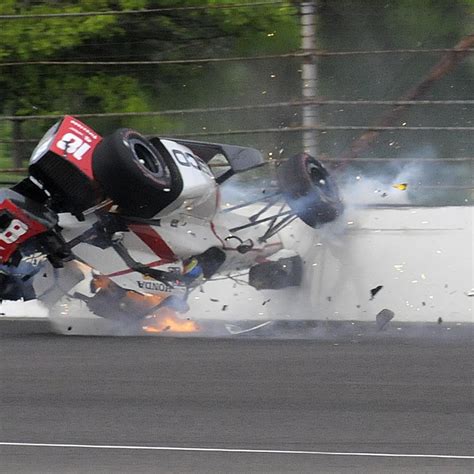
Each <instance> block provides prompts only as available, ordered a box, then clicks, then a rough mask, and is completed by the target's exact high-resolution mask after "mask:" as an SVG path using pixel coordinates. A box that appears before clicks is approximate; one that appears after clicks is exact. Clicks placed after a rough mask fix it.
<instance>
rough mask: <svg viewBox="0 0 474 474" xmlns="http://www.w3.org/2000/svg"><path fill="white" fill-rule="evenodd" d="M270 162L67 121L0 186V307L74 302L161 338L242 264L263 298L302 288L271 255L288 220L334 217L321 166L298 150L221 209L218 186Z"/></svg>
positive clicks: (294, 264) (234, 150) (185, 324)
mask: <svg viewBox="0 0 474 474" xmlns="http://www.w3.org/2000/svg"><path fill="white" fill-rule="evenodd" d="M265 164H266V162H265V160H264V159H263V157H262V155H261V153H260V152H259V151H257V150H255V149H252V148H248V147H241V146H235V145H223V144H215V143H204V142H197V141H189V140H181V139H165V138H159V137H151V138H145V137H144V136H142V135H141V134H139V133H138V132H136V131H134V130H131V129H119V130H116V131H115V132H114V133H112V134H111V135H108V136H105V137H101V136H100V135H99V134H98V133H97V132H95V131H94V130H92V129H91V128H90V127H88V126H87V125H85V124H83V123H82V122H80V121H79V120H78V119H76V118H74V117H71V116H66V117H64V119H63V120H61V121H60V122H58V123H56V124H55V125H54V126H53V127H51V128H50V129H49V130H48V132H47V133H46V134H45V135H44V137H43V138H42V139H41V141H40V142H39V144H38V146H37V147H36V148H35V150H34V151H33V153H32V156H31V158H30V162H29V176H28V177H27V178H26V179H24V180H22V181H21V182H19V183H17V184H16V185H14V186H13V187H11V188H9V189H1V190H0V300H30V299H37V300H39V301H41V302H43V303H44V304H45V305H46V306H48V307H50V308H52V307H54V306H55V305H57V304H58V303H59V302H61V301H64V298H67V299H77V300H80V301H82V302H84V303H85V304H86V305H87V307H88V309H89V310H90V311H91V312H92V313H94V314H95V315H97V316H100V317H102V318H107V319H112V320H115V321H120V322H122V323H123V324H126V325H130V326H133V327H139V328H143V329H145V330H148V331H151V332H152V331H156V332H159V330H160V328H162V327H169V326H166V325H167V324H168V323H167V322H169V321H170V320H171V321H172V322H173V325H172V327H173V328H175V329H176V330H179V328H183V329H184V330H186V329H187V328H190V326H191V327H193V328H196V323H194V322H193V321H190V320H189V318H183V317H181V315H182V314H184V313H186V312H187V311H188V310H189V306H188V303H187V299H188V297H189V294H190V293H191V292H192V291H193V290H194V289H196V288H197V287H199V286H201V285H203V284H204V283H205V282H206V281H208V280H212V279H213V278H214V277H215V276H216V275H220V276H228V275H232V272H242V271H244V270H248V284H249V285H251V286H253V287H254V288H256V289H258V290H260V289H280V288H285V287H288V286H297V285H299V284H300V282H301V275H302V262H301V259H300V257H299V256H292V257H286V258H282V259H279V260H276V261H275V260H272V261H270V260H268V258H269V257H270V256H272V255H274V254H276V253H277V252H278V251H280V250H281V249H282V242H281V239H280V237H279V235H278V233H279V232H280V231H281V230H282V229H283V228H284V227H285V226H287V225H288V224H289V223H291V222H292V221H293V220H294V219H297V218H299V219H301V220H302V221H303V222H305V223H306V224H307V225H308V226H310V227H313V228H316V227H319V226H321V225H323V224H325V223H328V222H331V221H333V220H335V219H336V218H337V217H338V216H339V215H340V214H341V213H342V209H343V204H342V201H341V199H340V196H339V192H338V189H337V186H336V184H335V182H334V180H333V179H332V177H331V176H330V175H329V173H328V172H327V170H326V169H325V168H324V167H323V166H322V164H321V163H320V162H318V161H317V160H316V159H314V158H313V157H311V156H309V155H308V154H305V153H301V154H298V155H296V156H294V157H292V158H291V159H289V160H286V161H284V162H282V163H281V164H280V166H279V167H278V168H277V169H276V179H275V181H274V183H276V184H275V185H274V186H273V187H271V188H269V189H265V190H263V192H262V193H261V195H259V196H258V199H249V200H248V202H243V203H242V202H239V203H238V204H236V205H233V206H221V202H220V186H221V185H222V184H223V183H225V182H226V181H227V180H229V179H230V178H231V177H232V176H234V175H236V174H239V173H243V172H247V171H249V170H252V169H255V168H257V167H261V166H264V165H265ZM214 165H215V166H214ZM245 207H247V208H248V209H250V210H251V212H250V214H249V213H248V212H247V213H242V212H241V210H242V209H243V208H245Z"/></svg>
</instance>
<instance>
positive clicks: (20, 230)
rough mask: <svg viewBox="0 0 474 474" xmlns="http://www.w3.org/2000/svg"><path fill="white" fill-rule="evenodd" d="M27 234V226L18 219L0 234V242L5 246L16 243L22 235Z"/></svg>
mask: <svg viewBox="0 0 474 474" xmlns="http://www.w3.org/2000/svg"><path fill="white" fill-rule="evenodd" d="M27 232H28V226H27V225H26V224H24V223H23V222H21V221H19V220H18V219H13V220H12V221H11V222H10V225H9V226H8V228H7V229H5V231H4V232H1V233H0V240H1V241H3V242H4V243H6V244H12V243H13V242H16V241H17V240H18V239H19V238H20V237H21V236H22V235H24V234H26V233H27Z"/></svg>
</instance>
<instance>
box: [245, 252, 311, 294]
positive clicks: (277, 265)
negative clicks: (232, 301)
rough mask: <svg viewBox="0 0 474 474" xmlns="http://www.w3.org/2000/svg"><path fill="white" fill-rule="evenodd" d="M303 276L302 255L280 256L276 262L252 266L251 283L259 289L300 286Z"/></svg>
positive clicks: (250, 272)
mask: <svg viewBox="0 0 474 474" xmlns="http://www.w3.org/2000/svg"><path fill="white" fill-rule="evenodd" d="M302 276H303V264H302V262H301V257H299V256H295V257H289V258H280V259H279V260H277V261H276V262H264V263H259V264H257V265H254V266H253V267H251V268H250V271H249V285H250V286H253V287H254V288H256V289H257V290H280V289H281V288H287V287H289V286H299V285H300V284H301V278H302Z"/></svg>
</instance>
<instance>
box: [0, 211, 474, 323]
mask: <svg viewBox="0 0 474 474" xmlns="http://www.w3.org/2000/svg"><path fill="white" fill-rule="evenodd" d="M473 218H474V207H433V208H429V207H386V208H380V207H377V208H359V209H357V208H354V209H349V210H347V211H346V213H345V215H344V216H343V217H342V218H341V219H340V220H339V221H338V222H335V223H331V224H329V225H326V226H324V227H323V228H321V229H317V230H313V229H310V228H309V227H307V226H305V225H304V224H303V223H301V222H300V221H298V222H297V221H295V223H293V224H292V225H291V226H290V227H288V228H287V229H285V231H284V232H283V234H282V236H283V240H284V243H285V246H286V247H287V248H288V249H290V250H293V251H296V252H298V253H299V254H300V255H301V256H302V258H303V261H304V276H303V284H302V286H301V287H300V288H289V289H286V290H275V291H269V290H266V291H260V292H258V291H256V290H254V289H253V288H250V287H248V286H246V285H243V284H241V281H240V280H239V279H238V280H235V281H233V280H219V281H215V282H208V283H206V285H205V286H204V287H203V288H202V289H199V288H198V289H196V290H195V291H194V292H193V293H192V294H191V295H190V305H191V314H190V315H191V316H192V317H194V318H196V319H199V318H206V319H223V320H242V319H253V320H255V319H262V320H267V319H287V320H292V319H317V320H321V319H329V320H361V321H373V320H374V318H375V315H376V314H377V313H378V312H379V311H380V310H382V309H384V308H388V309H390V310H392V311H394V312H395V317H396V319H397V320H399V321H428V322H434V321H436V320H437V319H438V318H442V320H443V321H446V322H455V321H466V322H473V316H472V314H473V306H474V282H473V280H474V277H473V274H474V261H473V253H474V250H473V245H474V235H473ZM377 287H381V288H380V289H379V291H378V292H377V293H376V294H375V295H372V294H371V290H373V291H375V289H376V288H377ZM0 312H3V313H5V314H6V315H7V316H15V317H21V316H28V317H32V316H40V317H44V316H45V315H46V314H47V311H46V310H45V308H43V307H41V305H38V304H36V303H35V302H28V303H4V304H3V305H0ZM83 317H92V316H91V315H86V314H84V316H83Z"/></svg>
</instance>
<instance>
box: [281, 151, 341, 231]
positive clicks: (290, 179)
mask: <svg viewBox="0 0 474 474" xmlns="http://www.w3.org/2000/svg"><path fill="white" fill-rule="evenodd" d="M277 178H278V182H279V185H280V189H281V192H282V194H283V196H284V197H285V199H286V202H287V203H288V205H289V206H290V208H291V209H292V210H293V211H295V213H296V214H297V216H298V217H299V218H300V219H301V220H302V221H303V222H304V223H306V224H308V225H309V226H311V227H318V226H320V225H321V224H325V223H327V222H331V221H333V220H335V219H336V218H337V217H338V216H339V215H340V214H342V211H343V204H342V201H341V198H340V196H339V190H338V187H337V185H336V183H335V181H334V179H333V178H332V177H331V176H330V175H329V173H328V171H327V170H326V168H325V167H324V166H323V165H322V164H321V163H320V162H319V161H318V160H316V159H315V158H313V157H312V156H310V155H308V154H307V153H300V154H298V155H295V156H293V157H292V158H290V159H289V160H286V161H285V162H283V163H282V164H281V165H280V166H279V167H278V168H277Z"/></svg>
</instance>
